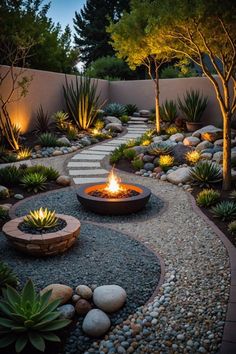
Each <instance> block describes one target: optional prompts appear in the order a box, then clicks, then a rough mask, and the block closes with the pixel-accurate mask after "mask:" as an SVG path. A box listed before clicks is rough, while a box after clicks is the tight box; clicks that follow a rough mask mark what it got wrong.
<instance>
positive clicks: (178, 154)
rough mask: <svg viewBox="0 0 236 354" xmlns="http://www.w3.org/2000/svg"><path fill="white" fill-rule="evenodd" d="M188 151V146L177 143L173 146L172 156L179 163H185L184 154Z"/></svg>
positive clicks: (189, 148) (189, 149)
mask: <svg viewBox="0 0 236 354" xmlns="http://www.w3.org/2000/svg"><path fill="white" fill-rule="evenodd" d="M188 151H191V147H190V146H185V145H182V144H178V145H176V146H174V147H173V156H174V158H175V161H178V162H179V163H185V162H186V160H185V155H186V153H187V152H188Z"/></svg>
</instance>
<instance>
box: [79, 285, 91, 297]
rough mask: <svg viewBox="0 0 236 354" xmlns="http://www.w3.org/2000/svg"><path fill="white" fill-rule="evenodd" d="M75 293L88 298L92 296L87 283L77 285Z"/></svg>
mask: <svg viewBox="0 0 236 354" xmlns="http://www.w3.org/2000/svg"><path fill="white" fill-rule="evenodd" d="M75 291H76V293H77V294H78V295H79V296H80V297H82V298H83V299H86V300H89V299H91V297H92V296H93V292H92V290H91V289H90V287H88V286H87V285H79V286H77V288H76V290H75Z"/></svg>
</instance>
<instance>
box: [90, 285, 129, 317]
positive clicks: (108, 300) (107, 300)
mask: <svg viewBox="0 0 236 354" xmlns="http://www.w3.org/2000/svg"><path fill="white" fill-rule="evenodd" d="M126 298H127V294H126V291H125V290H124V289H123V288H122V287H121V286H119V285H102V286H99V287H97V288H96V289H95V290H94V293H93V302H94V304H95V305H96V306H97V307H98V308H100V309H101V310H103V311H105V312H108V313H111V312H116V311H118V310H119V309H121V308H122V307H123V306H124V303H125V301H126Z"/></svg>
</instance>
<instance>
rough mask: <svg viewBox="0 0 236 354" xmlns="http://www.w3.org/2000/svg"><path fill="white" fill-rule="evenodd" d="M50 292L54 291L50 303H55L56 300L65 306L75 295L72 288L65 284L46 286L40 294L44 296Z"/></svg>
mask: <svg viewBox="0 0 236 354" xmlns="http://www.w3.org/2000/svg"><path fill="white" fill-rule="evenodd" d="M48 290H52V294H51V296H50V298H49V301H54V300H58V299H60V300H61V305H63V304H65V303H66V302H68V301H69V300H70V299H71V297H72V294H73V290H72V288H70V287H69V286H67V285H63V284H50V285H48V286H46V287H45V288H44V289H42V290H41V291H40V294H41V295H43V294H44V293H46V292H47V291H48Z"/></svg>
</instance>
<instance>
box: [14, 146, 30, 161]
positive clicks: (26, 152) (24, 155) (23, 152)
mask: <svg viewBox="0 0 236 354" xmlns="http://www.w3.org/2000/svg"><path fill="white" fill-rule="evenodd" d="M31 152H32V150H31V149H29V148H27V147H25V148H22V149H20V150H19V151H18V152H17V159H18V160H26V159H29V158H30V157H31Z"/></svg>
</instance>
